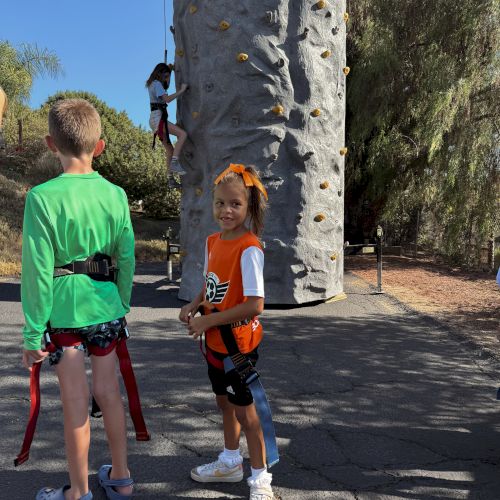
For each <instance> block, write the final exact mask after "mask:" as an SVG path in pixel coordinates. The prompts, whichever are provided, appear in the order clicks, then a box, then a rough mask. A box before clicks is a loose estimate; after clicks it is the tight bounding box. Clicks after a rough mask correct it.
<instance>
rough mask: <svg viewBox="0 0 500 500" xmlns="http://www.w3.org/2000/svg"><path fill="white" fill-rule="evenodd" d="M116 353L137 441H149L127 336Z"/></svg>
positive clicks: (122, 339)
mask: <svg viewBox="0 0 500 500" xmlns="http://www.w3.org/2000/svg"><path fill="white" fill-rule="evenodd" d="M116 354H117V356H118V360H119V362H120V371H121V374H122V377H123V382H124V384H125V389H126V391H127V397H128V406H129V410H130V416H131V417H132V422H134V427H135V439H136V440H137V441H149V440H150V439H151V436H150V435H149V432H148V430H147V429H146V423H145V422H144V417H143V416H142V409H141V401H140V399H139V391H138V389H137V382H136V380H135V375H134V370H133V368H132V362H131V361H130V355H129V353H128V349H127V342H126V339H125V338H121V339H120V340H119V341H118V345H117V346H116Z"/></svg>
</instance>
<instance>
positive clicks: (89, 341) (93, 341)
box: [48, 318, 128, 365]
mask: <svg viewBox="0 0 500 500" xmlns="http://www.w3.org/2000/svg"><path fill="white" fill-rule="evenodd" d="M122 330H125V334H126V336H128V330H127V327H126V322H125V318H119V319H114V320H113V321H107V322H106V323H98V324H97V325H90V326H83V327H81V328H50V329H49V331H48V333H49V335H50V337H51V339H54V337H56V336H57V335H59V334H61V333H66V334H67V333H71V334H73V335H75V336H79V337H80V338H81V343H79V344H76V345H72V346H62V347H57V348H56V350H55V352H51V353H50V354H49V363H50V364H51V365H57V363H59V361H61V358H62V356H63V354H64V351H65V350H66V349H77V350H78V351H83V352H85V353H86V354H87V355H88V356H90V354H92V352H91V351H92V347H98V348H101V349H106V348H107V347H109V346H110V345H111V344H112V343H113V342H114V341H115V340H116V339H118V337H119V336H120V333H121V331H122ZM89 346H90V349H89Z"/></svg>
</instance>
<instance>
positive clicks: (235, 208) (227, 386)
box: [179, 164, 274, 500]
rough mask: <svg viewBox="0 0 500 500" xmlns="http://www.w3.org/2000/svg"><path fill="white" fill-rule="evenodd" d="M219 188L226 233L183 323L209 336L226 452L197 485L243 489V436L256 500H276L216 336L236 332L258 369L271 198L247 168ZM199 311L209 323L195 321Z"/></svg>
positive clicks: (214, 239) (212, 243) (200, 470)
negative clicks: (264, 238) (223, 330)
mask: <svg viewBox="0 0 500 500" xmlns="http://www.w3.org/2000/svg"><path fill="white" fill-rule="evenodd" d="M215 185H216V187H215V189H214V195H213V214H214V218H215V220H216V222H217V223H218V224H219V226H220V229H221V231H220V232H218V233H215V234H212V235H211V236H209V237H208V238H207V242H206V247H205V266H204V277H205V287H204V288H203V290H202V291H201V292H200V293H199V294H198V295H197V297H196V298H195V299H194V300H193V301H192V302H190V303H189V304H187V305H185V306H184V307H183V308H182V309H181V312H180V314H179V319H180V320H181V321H182V322H184V323H186V324H187V328H188V332H189V334H190V335H191V336H192V337H193V338H195V339H196V338H198V337H199V336H200V335H202V334H203V333H204V332H205V338H206V348H207V362H208V376H209V378H210V382H211V383H212V389H213V392H214V393H215V399H216V402H217V405H218V407H219V408H220V410H221V412H222V420H223V427H224V450H223V451H222V452H221V453H220V454H219V456H218V459H217V460H216V461H214V462H211V463H208V464H205V465H201V466H199V467H195V468H194V469H193V470H192V471H191V477H192V478H193V479H194V480H195V481H198V482H201V483H208V482H231V483H233V482H238V481H241V480H242V479H243V467H242V463H243V457H242V456H241V454H240V450H239V439H240V431H241V429H243V430H244V431H245V437H246V440H247V445H248V452H249V455H250V464H251V468H252V475H251V477H249V478H248V480H247V481H248V484H249V486H250V499H251V500H271V499H272V498H274V497H273V492H272V489H271V479H272V475H271V474H270V473H269V472H267V468H266V465H265V445H264V439H263V435H262V430H261V426H260V421H259V417H258V415H257V412H256V409H255V405H254V403H253V398H252V394H251V392H250V391H249V389H248V388H247V387H246V385H244V384H243V383H242V382H241V381H240V379H239V377H238V375H237V374H236V373H235V372H234V370H233V372H229V373H227V374H225V373H224V369H223V368H222V367H221V364H222V363H221V361H222V360H223V359H224V358H225V357H226V356H227V355H228V351H227V349H226V346H225V345H224V342H223V341H222V338H221V334H220V331H219V329H218V328H217V326H219V325H225V324H232V326H233V334H234V336H235V339H236V342H237V344H238V348H239V351H240V352H241V353H242V354H244V355H245V356H246V357H247V358H248V359H249V360H251V361H252V363H253V364H255V362H256V361H257V359H258V353H257V348H258V346H259V344H260V342H261V340H262V325H261V324H260V322H259V320H258V318H257V316H258V315H259V314H261V313H262V311H263V309H264V279H263V270H264V254H263V251H262V245H261V243H260V241H259V239H258V236H259V235H260V233H261V231H262V228H263V219H264V211H265V207H266V200H267V193H266V190H265V189H264V187H263V186H262V183H261V182H260V180H259V177H258V174H257V172H256V171H255V170H254V169H253V168H251V167H245V166H244V165H235V164H231V165H230V166H229V167H228V168H227V169H226V170H224V172H222V174H220V175H219V177H217V179H216V181H215ZM247 222H249V223H250V224H251V227H252V231H250V230H249V229H248V227H247ZM200 306H203V307H204V309H205V315H203V316H197V317H194V316H195V314H196V312H197V311H198V308H199V307H200ZM214 310H216V312H213V311H214ZM247 320H249V321H247ZM235 324H236V325H235ZM232 374H233V375H234V376H233V375H232Z"/></svg>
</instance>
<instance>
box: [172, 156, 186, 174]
mask: <svg viewBox="0 0 500 500" xmlns="http://www.w3.org/2000/svg"><path fill="white" fill-rule="evenodd" d="M170 172H172V173H174V174H178V175H184V174H185V173H186V171H185V170H184V169H183V168H182V165H181V164H180V163H179V159H178V158H172V160H171V161H170Z"/></svg>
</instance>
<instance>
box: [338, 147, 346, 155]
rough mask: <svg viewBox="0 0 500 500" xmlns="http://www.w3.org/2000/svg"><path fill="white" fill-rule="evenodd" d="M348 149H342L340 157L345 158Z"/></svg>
mask: <svg viewBox="0 0 500 500" xmlns="http://www.w3.org/2000/svg"><path fill="white" fill-rule="evenodd" d="M347 151H348V149H347V148H340V150H339V153H340V156H345V155H346V154H347Z"/></svg>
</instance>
